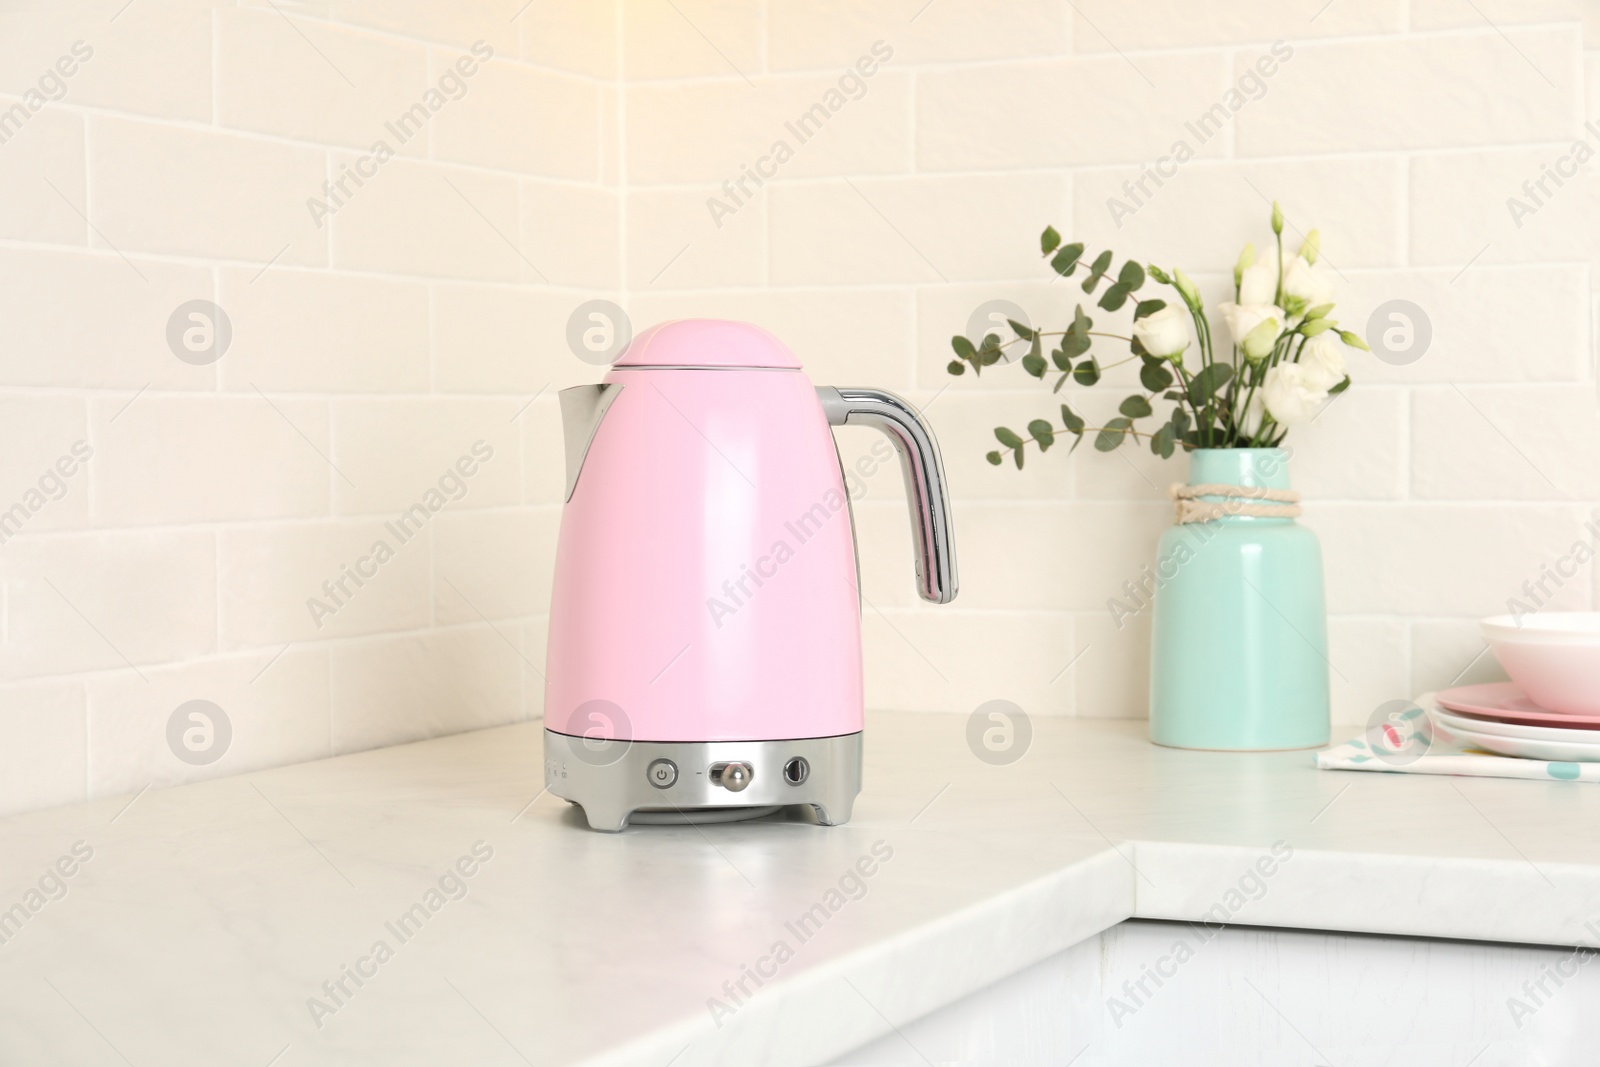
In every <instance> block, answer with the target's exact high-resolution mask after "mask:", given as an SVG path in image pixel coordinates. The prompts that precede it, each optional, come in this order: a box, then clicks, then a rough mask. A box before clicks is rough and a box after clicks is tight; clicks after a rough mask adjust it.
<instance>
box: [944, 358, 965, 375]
mask: <svg viewBox="0 0 1600 1067" xmlns="http://www.w3.org/2000/svg"><path fill="white" fill-rule="evenodd" d="M944 369H945V370H947V371H949V372H950V373H951V374H955V375H962V374H965V373H967V365H966V364H965V363H962V362H961V361H960V360H959V359H952V360H951V361H950V362H949V363H946V364H945V366H944Z"/></svg>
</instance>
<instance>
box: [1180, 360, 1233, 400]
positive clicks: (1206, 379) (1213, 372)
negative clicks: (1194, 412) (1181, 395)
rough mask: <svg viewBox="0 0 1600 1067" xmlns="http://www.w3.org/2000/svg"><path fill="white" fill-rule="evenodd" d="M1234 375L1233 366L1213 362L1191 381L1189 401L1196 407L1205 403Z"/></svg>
mask: <svg viewBox="0 0 1600 1067" xmlns="http://www.w3.org/2000/svg"><path fill="white" fill-rule="evenodd" d="M1231 377H1233V368H1232V367H1231V366H1229V365H1228V364H1226V363H1213V364H1211V365H1210V366H1209V367H1205V368H1202V369H1201V371H1200V373H1199V374H1196V375H1195V376H1194V378H1193V379H1192V380H1191V381H1190V382H1189V403H1191V404H1193V405H1194V406H1195V407H1199V406H1200V405H1202V404H1204V403H1205V402H1206V401H1207V400H1208V399H1209V398H1210V397H1211V395H1212V394H1214V393H1215V392H1216V391H1217V390H1218V389H1221V388H1222V387H1223V386H1224V385H1227V384H1228V379H1229V378H1231Z"/></svg>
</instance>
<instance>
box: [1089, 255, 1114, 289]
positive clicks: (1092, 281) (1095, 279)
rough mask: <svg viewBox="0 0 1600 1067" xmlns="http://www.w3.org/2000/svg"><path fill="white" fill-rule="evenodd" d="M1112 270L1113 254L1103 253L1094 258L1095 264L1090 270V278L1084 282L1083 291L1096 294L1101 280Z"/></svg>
mask: <svg viewBox="0 0 1600 1067" xmlns="http://www.w3.org/2000/svg"><path fill="white" fill-rule="evenodd" d="M1110 268H1111V252H1110V251H1109V250H1107V251H1105V252H1101V253H1100V254H1099V255H1098V256H1096V257H1094V264H1093V265H1092V266H1091V267H1090V268H1089V276H1088V277H1087V278H1085V279H1084V280H1083V291H1084V292H1086V293H1092V292H1094V287H1095V286H1097V285H1099V284H1100V279H1101V278H1104V277H1105V276H1106V271H1107V270H1109V269H1110Z"/></svg>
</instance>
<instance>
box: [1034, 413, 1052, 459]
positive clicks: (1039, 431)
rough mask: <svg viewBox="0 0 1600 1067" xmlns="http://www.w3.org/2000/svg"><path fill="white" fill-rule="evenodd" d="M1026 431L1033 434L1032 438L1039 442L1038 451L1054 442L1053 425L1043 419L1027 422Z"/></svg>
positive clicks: (1045, 448)
mask: <svg viewBox="0 0 1600 1067" xmlns="http://www.w3.org/2000/svg"><path fill="white" fill-rule="evenodd" d="M1028 432H1029V433H1031V434H1033V439H1034V440H1035V441H1037V442H1039V451H1040V452H1044V451H1046V450H1047V449H1049V447H1050V446H1051V445H1053V444H1055V443H1056V431H1055V427H1053V426H1051V425H1050V424H1049V423H1048V422H1046V421H1044V420H1043V419H1034V420H1033V421H1032V422H1030V423H1028Z"/></svg>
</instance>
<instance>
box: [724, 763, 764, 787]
mask: <svg viewBox="0 0 1600 1067" xmlns="http://www.w3.org/2000/svg"><path fill="white" fill-rule="evenodd" d="M755 776H756V772H755V768H754V767H752V766H750V764H748V763H729V764H726V765H724V766H723V768H722V772H721V773H720V774H718V775H717V784H718V785H720V786H722V788H724V789H726V790H727V791H728V792H730V793H742V792H743V791H744V787H745V786H747V785H749V784H750V779H752V778H754V777H755Z"/></svg>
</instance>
